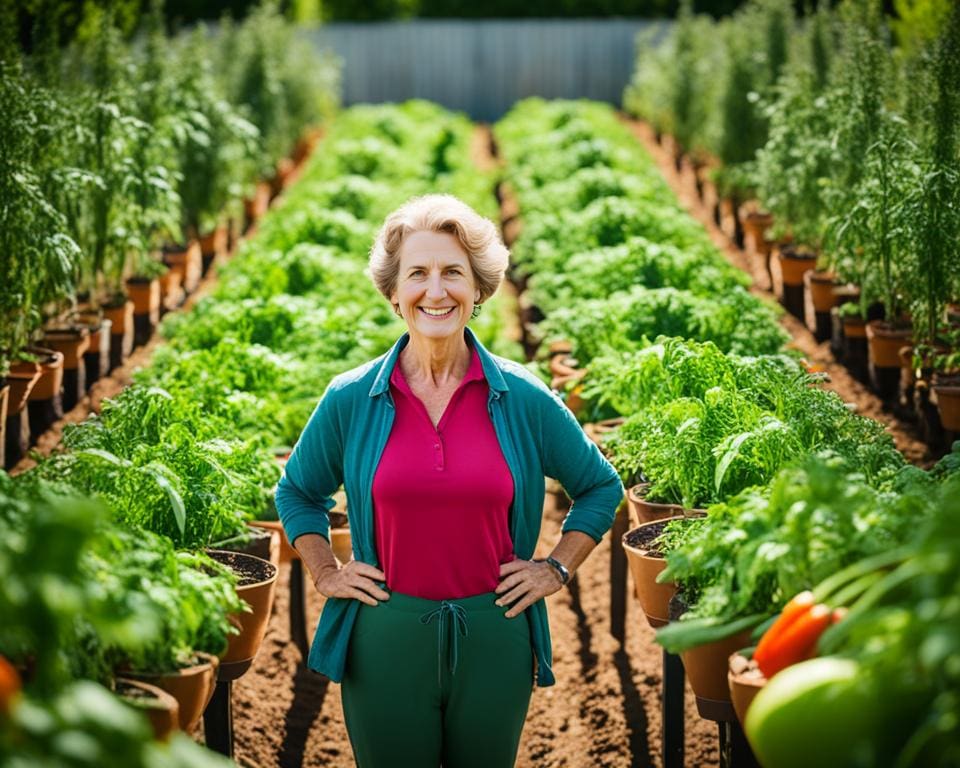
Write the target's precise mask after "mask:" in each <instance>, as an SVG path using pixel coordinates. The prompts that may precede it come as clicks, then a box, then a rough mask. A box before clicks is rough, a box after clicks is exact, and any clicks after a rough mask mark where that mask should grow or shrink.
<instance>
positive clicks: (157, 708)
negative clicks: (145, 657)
mask: <svg viewBox="0 0 960 768" xmlns="http://www.w3.org/2000/svg"><path fill="white" fill-rule="evenodd" d="M115 690H116V694H117V695H118V696H119V697H120V698H121V699H123V700H124V701H125V702H126V703H127V704H128V705H130V706H131V707H133V708H134V709H135V710H137V711H138V712H142V713H143V714H144V715H146V716H147V719H148V720H149V721H150V727H151V728H153V738H154V739H156V740H157V741H166V740H167V739H168V738H169V737H170V734H171V733H173V732H174V731H175V730H177V728H178V727H179V725H180V704H179V703H178V702H177V700H176V699H175V698H174V697H173V696H171V695H170V694H169V693H167V692H166V691H165V690H163V688H159V687H157V686H156V685H150V683H145V682H143V681H142V680H134V679H133V678H129V677H118V678H117V680H116V689H115Z"/></svg>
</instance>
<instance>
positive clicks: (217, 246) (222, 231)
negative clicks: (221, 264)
mask: <svg viewBox="0 0 960 768" xmlns="http://www.w3.org/2000/svg"><path fill="white" fill-rule="evenodd" d="M226 252H227V225H226V224H218V225H217V227H216V228H215V229H214V230H213V231H212V232H208V233H207V234H205V235H201V237H200V253H201V254H202V255H203V258H204V261H206V260H207V259H213V258H215V257H217V256H220V255H221V254H224V253H226Z"/></svg>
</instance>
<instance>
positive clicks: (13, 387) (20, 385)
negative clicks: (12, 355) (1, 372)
mask: <svg viewBox="0 0 960 768" xmlns="http://www.w3.org/2000/svg"><path fill="white" fill-rule="evenodd" d="M39 378H40V363H34V362H29V361H27V360H14V361H12V362H11V363H10V372H9V373H8V374H7V384H8V385H9V386H10V395H9V397H8V400H7V415H8V416H13V415H15V414H17V413H20V411H22V410H23V409H24V408H25V407H26V405H27V399H28V398H29V396H30V392H31V391H33V388H34V387H35V386H36V383H37V379H39Z"/></svg>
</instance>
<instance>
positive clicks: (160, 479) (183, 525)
mask: <svg viewBox="0 0 960 768" xmlns="http://www.w3.org/2000/svg"><path fill="white" fill-rule="evenodd" d="M143 471H144V472H145V473H146V474H148V475H150V477H152V478H153V479H154V480H155V481H156V483H157V485H159V486H160V487H161V488H162V489H163V490H164V491H165V492H166V494H167V499H169V501H170V508H171V509H172V510H173V516H174V519H175V520H176V521H177V529H178V530H179V531H180V535H181V536H183V535H184V533H185V532H186V529H187V510H186V507H184V505H183V497H182V496H181V495H180V493H179V491H177V489H176V488H174V487H173V483H171V482H170V481H169V480H168V479H167V478H166V477H165V476H164V475H163V473H162V472H161V470H160V469H159V467H157V466H155V465H148V466H146V467H143Z"/></svg>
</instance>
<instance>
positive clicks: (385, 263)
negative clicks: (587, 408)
mask: <svg viewBox="0 0 960 768" xmlns="http://www.w3.org/2000/svg"><path fill="white" fill-rule="evenodd" d="M508 259H509V253H508V251H507V249H506V248H505V247H504V245H503V243H502V242H501V241H500V237H499V235H498V232H497V228H496V227H495V226H494V224H493V222H491V221H489V220H487V219H485V218H483V217H481V216H479V215H478V214H477V213H476V212H475V211H473V209H471V208H470V207H469V206H467V205H465V204H464V203H462V202H460V201H459V200H457V199H456V198H454V197H451V196H449V195H427V196H425V197H420V198H415V199H413V200H411V201H410V202H408V203H406V204H405V205H403V206H401V207H400V208H399V209H398V210H397V211H395V212H394V213H392V214H391V215H390V216H388V217H387V219H386V221H385V222H384V225H383V227H382V229H381V230H380V233H379V235H378V236H377V239H376V242H375V243H374V246H373V248H372V250H371V254H370V272H371V275H372V277H373V280H374V283H375V284H376V286H377V288H378V289H379V290H380V292H381V293H382V294H383V295H384V297H385V298H386V299H387V300H388V301H390V303H391V304H392V305H393V307H394V310H395V311H396V312H397V314H398V315H399V316H400V317H402V318H403V320H404V321H405V322H406V325H407V329H408V332H407V333H406V334H404V335H403V336H402V337H401V338H400V339H399V340H398V341H397V343H396V344H395V345H394V346H393V348H392V349H391V350H390V351H389V352H388V353H387V354H386V355H384V356H382V357H380V358H378V359H376V360H373V361H372V362H370V363H367V364H366V365H363V366H360V367H359V368H356V369H354V370H352V371H348V372H347V373H345V374H342V375H341V376H339V377H337V378H336V379H334V381H333V382H331V384H330V386H329V388H328V389H327V391H326V393H325V394H324V396H323V399H322V400H321V401H320V404H319V405H318V406H317V408H316V410H315V411H314V413H313V416H312V417H311V419H310V422H309V423H308V424H307V426H306V428H305V429H304V431H303V434H302V435H301V438H300V440H299V442H298V443H297V445H296V447H295V448H294V451H293V453H292V454H291V456H290V460H289V462H288V463H287V465H286V468H285V474H284V476H283V478H282V479H281V480H280V483H279V485H278V487H277V493H276V505H277V511H278V512H279V515H280V519H281V521H282V522H283V525H284V528H285V530H286V533H287V536H288V538H289V540H290V541H291V542H293V545H294V547H295V548H296V549H297V550H298V552H299V553H300V555H301V557H302V559H303V561H304V563H305V564H306V566H307V567H308V568H309V569H310V572H311V573H312V574H313V576H314V585H315V586H316V588H317V590H318V591H319V592H320V593H321V594H323V595H324V596H326V597H327V598H328V599H327V601H326V604H325V607H324V611H323V614H322V616H321V619H320V625H319V627H318V628H317V633H316V635H315V637H314V640H313V646H312V648H311V652H310V658H309V665H310V667H311V668H312V669H314V670H316V671H318V672H321V673H323V674H325V675H327V676H329V677H331V678H332V679H333V680H334V681H336V682H342V684H343V685H342V688H341V692H342V696H343V709H344V715H345V719H346V724H347V730H348V733H349V735H350V741H351V744H352V746H353V750H354V755H355V757H356V760H357V764H358V766H360V768H381V767H384V768H385V767H386V766H396V765H416V766H423V768H437V766H439V765H440V764H441V763H442V764H443V765H444V766H446V768H467V767H468V766H478V768H479V766H484V768H507V766H512V765H513V764H514V760H515V758H516V753H517V746H518V744H519V740H520V734H521V731H522V729H523V724H524V719H525V717H526V712H527V706H528V703H529V700H530V695H531V691H532V687H533V684H534V682H537V683H538V684H540V685H543V686H546V685H552V684H553V682H554V678H553V672H552V670H551V667H550V665H551V651H550V634H549V627H548V624H547V615H546V606H545V603H544V600H543V598H544V597H546V596H547V595H549V594H552V593H553V592H556V591H558V590H559V589H561V588H562V587H563V585H565V584H566V583H567V581H568V580H569V578H570V574H571V573H573V572H574V571H575V570H576V569H577V567H578V566H579V565H580V563H582V562H583V560H584V559H585V558H586V557H587V555H588V554H589V553H590V551H591V550H592V549H593V548H594V546H596V544H597V542H599V541H600V539H601V537H602V536H603V534H604V533H605V532H606V531H607V529H608V528H609V527H610V525H611V523H612V522H613V517H614V513H615V511H616V508H617V505H618V504H619V502H620V500H621V498H622V496H623V488H622V486H621V484H620V479H619V477H618V476H617V473H616V471H615V470H614V469H613V467H611V466H610V464H609V463H608V462H607V461H606V460H605V459H604V458H603V457H602V456H601V454H600V452H599V450H598V449H597V447H596V446H595V445H594V444H593V443H592V442H591V441H590V440H589V439H587V437H586V436H585V435H584V433H583V431H582V430H581V429H580V426H579V424H577V422H576V420H575V419H574V418H573V416H572V415H571V414H570V412H569V411H568V410H567V408H566V407H565V406H564V405H563V403H562V402H561V401H560V400H559V398H557V397H556V395H554V394H553V393H551V392H550V391H549V390H548V389H547V388H546V387H545V386H544V385H543V384H542V383H541V382H540V381H539V380H538V379H537V378H536V377H534V376H533V375H532V374H530V373H529V372H528V371H527V370H526V369H525V368H523V367H522V366H519V365H517V364H516V363H513V362H511V361H508V360H505V359H503V358H500V357H497V356H495V355H492V354H490V353H489V352H487V350H486V349H484V347H483V346H482V345H481V344H480V342H479V341H478V340H477V338H476V336H475V335H474V334H473V333H472V332H471V331H470V330H469V329H468V328H467V323H468V322H469V320H470V317H471V315H473V313H474V311H475V310H476V309H477V308H478V307H479V305H480V304H481V303H483V302H484V301H486V300H487V299H488V298H490V296H492V295H493V294H494V293H495V292H496V290H497V287H498V286H499V285H500V282H501V280H502V279H503V274H504V271H505V270H506V267H507V263H508ZM545 475H546V476H549V477H554V478H556V479H557V480H559V481H560V483H561V485H563V487H564V489H565V490H566V492H567V494H568V495H569V496H570V497H571V498H572V499H573V505H572V507H571V511H570V514H569V515H568V517H567V519H566V521H565V522H564V526H563V536H562V538H561V539H560V541H559V543H558V544H557V546H556V547H555V548H554V550H553V552H552V553H551V555H550V557H548V558H546V559H545V560H543V561H534V560H532V559H531V558H532V556H533V552H534V549H535V547H536V543H537V538H538V536H539V533H540V523H541V514H542V510H543V499H544V476H545ZM341 483H342V484H343V485H344V487H345V489H346V493H347V499H348V504H349V507H350V528H351V534H352V536H351V539H352V544H353V558H354V559H353V560H351V561H350V562H348V563H346V564H345V565H343V566H340V565H339V564H338V563H337V560H336V559H335V558H334V556H333V554H332V551H331V549H330V545H329V541H328V531H329V518H328V516H327V510H329V509H330V508H332V506H333V502H332V500H331V496H332V494H333V493H334V492H335V491H336V490H337V488H338V487H339V486H340V485H341Z"/></svg>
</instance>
